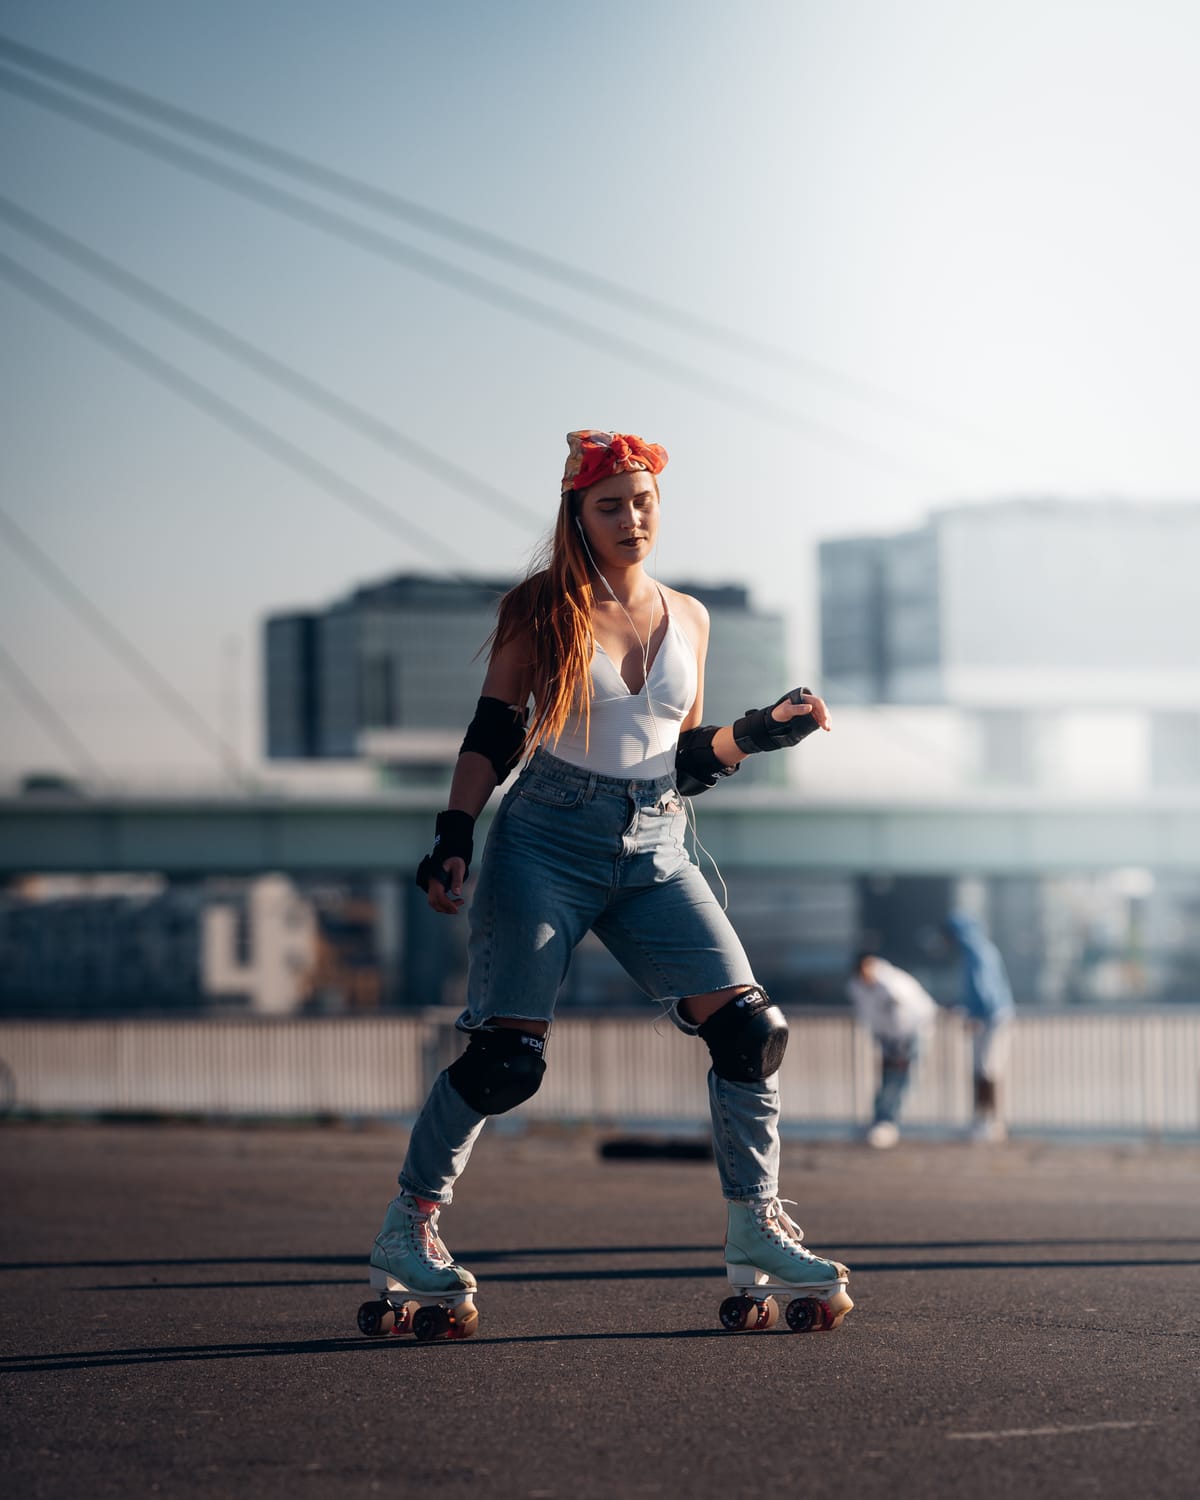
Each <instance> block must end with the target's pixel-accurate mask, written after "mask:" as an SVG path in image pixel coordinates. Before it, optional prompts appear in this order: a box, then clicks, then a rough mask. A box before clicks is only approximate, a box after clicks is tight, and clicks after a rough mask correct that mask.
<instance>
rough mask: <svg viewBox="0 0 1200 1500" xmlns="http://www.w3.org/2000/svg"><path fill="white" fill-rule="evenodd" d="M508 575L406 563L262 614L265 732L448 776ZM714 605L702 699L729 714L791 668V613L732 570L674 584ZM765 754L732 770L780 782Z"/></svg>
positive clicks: (332, 756) (271, 746) (432, 780)
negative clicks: (455, 574) (440, 570)
mask: <svg viewBox="0 0 1200 1500" xmlns="http://www.w3.org/2000/svg"><path fill="white" fill-rule="evenodd" d="M512 582H513V580H511V579H496V578H490V579H489V578H479V579H469V580H468V579H459V580H456V579H446V578H437V577H433V576H429V575H421V574H402V575H400V576H398V577H395V578H391V579H388V580H386V581H385V582H382V583H377V584H366V585H363V586H362V587H360V588H357V589H355V590H354V591H353V592H352V593H351V594H349V595H348V596H347V597H346V598H344V599H340V600H338V601H336V602H335V603H333V604H331V605H330V606H329V607H328V608H326V609H324V610H313V611H299V612H290V613H285V614H275V615H272V616H270V617H269V618H268V620H267V621H266V626H265V632H264V653H265V670H264V681H265V692H266V704H265V737H266V753H267V756H268V758H270V759H272V760H289V759H290V760H336V759H343V760H344V759H350V758H363V759H366V760H368V761H371V762H372V763H374V764H376V765H378V766H379V767H380V769H381V771H382V773H383V775H384V779H385V780H388V781H390V782H395V783H404V784H408V785H420V784H427V785H428V784H440V783H441V782H444V781H446V780H448V778H449V775H450V771H451V768H452V767H453V764H454V760H455V758H456V757H457V755H458V747H459V745H460V744H461V743H462V737H463V733H464V731H465V729H466V725H467V722H468V721H469V719H470V717H471V714H472V713H473V712H474V708H475V701H476V699H477V698H478V696H479V686H480V683H481V682H482V680H483V674H484V671H485V669H486V660H487V651H486V644H487V641H488V638H489V636H490V634H491V632H492V630H493V628H494V626H495V623H496V605H497V603H498V602H499V600H500V597H501V595H502V594H503V593H505V592H506V590H507V589H508V588H510V587H511V586H512ZM677 587H679V588H680V589H682V590H684V591H685V592H687V593H689V594H694V595H695V596H696V597H697V598H698V599H700V600H701V601H702V602H703V603H704V604H705V606H706V607H707V608H708V609H709V611H710V612H711V614H712V618H713V632H712V644H711V647H710V650H709V657H708V664H707V669H706V673H705V713H706V717H709V718H712V717H714V716H715V718H716V719H717V721H719V722H725V721H728V720H731V719H733V718H736V717H737V716H738V715H739V714H741V713H743V712H744V711H745V710H746V708H748V707H751V706H757V705H760V704H762V703H768V702H770V701H772V700H773V699H774V698H776V697H778V696H779V693H780V692H781V691H782V688H781V684H786V683H787V680H788V672H787V650H786V631H785V621H784V619H783V616H782V615H779V614H774V613H768V612H764V611H761V610H757V609H755V608H754V606H753V605H752V603H751V601H750V596H749V593H748V591H747V590H746V589H745V588H743V587H741V586H739V585H736V584H725V585H710V584H695V583H681V584H679V585H677ZM781 759H782V757H779V756H760V757H759V758H758V763H755V764H754V765H752V766H751V767H749V768H748V771H747V773H746V774H745V775H743V776H739V777H738V779H737V783H731V785H735V784H749V783H752V782H757V784H759V785H763V784H767V785H769V784H771V783H772V782H775V783H779V782H781V781H782V780H783V779H784V778H785V775H786V772H785V769H784V767H783V766H782V765H781V764H779V762H780V761H781Z"/></svg>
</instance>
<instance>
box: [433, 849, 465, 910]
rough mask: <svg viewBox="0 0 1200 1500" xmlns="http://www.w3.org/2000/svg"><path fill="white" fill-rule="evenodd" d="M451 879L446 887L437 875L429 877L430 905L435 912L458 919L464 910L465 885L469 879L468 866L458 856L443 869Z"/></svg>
mask: <svg viewBox="0 0 1200 1500" xmlns="http://www.w3.org/2000/svg"><path fill="white" fill-rule="evenodd" d="M443 868H444V869H445V872H446V874H447V875H448V876H449V877H450V884H449V885H448V886H445V885H443V884H442V882H441V881H440V880H439V879H438V878H437V876H436V875H431V876H430V877H429V904H430V906H431V907H432V908H433V909H434V911H440V912H442V913H443V915H445V916H447V917H456V916H458V914H459V912H460V911H461V910H462V903H463V893H462V889H463V885H464V883H465V881H466V878H467V867H466V864H465V863H464V862H463V861H462V860H461V859H459V858H458V857H457V856H455V857H453V858H451V859H448V860H447V861H446V863H445V865H444V867H443Z"/></svg>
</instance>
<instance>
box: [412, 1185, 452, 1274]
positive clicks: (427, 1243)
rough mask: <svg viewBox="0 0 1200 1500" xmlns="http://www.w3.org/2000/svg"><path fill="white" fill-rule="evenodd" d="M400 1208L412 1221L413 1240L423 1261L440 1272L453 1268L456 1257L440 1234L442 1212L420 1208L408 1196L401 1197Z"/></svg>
mask: <svg viewBox="0 0 1200 1500" xmlns="http://www.w3.org/2000/svg"><path fill="white" fill-rule="evenodd" d="M400 1206H401V1208H403V1210H404V1212H405V1213H406V1214H407V1215H408V1217H409V1219H410V1221H411V1229H412V1235H413V1239H414V1241H415V1242H416V1249H417V1253H418V1255H420V1257H421V1259H422V1260H423V1261H425V1262H426V1264H427V1265H430V1266H432V1267H433V1268H434V1269H435V1270H438V1271H444V1270H445V1269H446V1268H447V1267H448V1266H452V1265H453V1264H454V1257H453V1256H452V1255H451V1254H450V1252H449V1250H447V1249H446V1246H445V1245H444V1244H443V1243H442V1238H441V1236H440V1235H439V1234H438V1217H439V1214H440V1210H439V1209H437V1208H420V1207H418V1206H417V1204H416V1202H415V1201H414V1200H413V1199H411V1198H408V1197H406V1196H402V1197H401V1199H400Z"/></svg>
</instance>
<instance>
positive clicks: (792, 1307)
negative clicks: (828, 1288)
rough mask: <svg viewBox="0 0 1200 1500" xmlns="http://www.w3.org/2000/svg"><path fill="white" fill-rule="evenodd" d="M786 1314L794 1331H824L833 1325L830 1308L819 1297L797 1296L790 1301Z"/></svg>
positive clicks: (789, 1325)
mask: <svg viewBox="0 0 1200 1500" xmlns="http://www.w3.org/2000/svg"><path fill="white" fill-rule="evenodd" d="M784 1316H785V1317H786V1318H787V1326H788V1327H789V1328H790V1329H791V1330H792V1332H793V1333H824V1332H825V1331H826V1330H827V1329H829V1328H832V1327H833V1322H832V1319H831V1318H830V1315H829V1309H828V1308H827V1307H826V1306H825V1304H824V1303H823V1302H822V1301H821V1299H820V1298H819V1297H797V1298H796V1300H795V1301H794V1302H789V1303H788V1306H787V1312H786V1313H785V1314H784Z"/></svg>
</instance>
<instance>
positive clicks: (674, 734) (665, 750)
mask: <svg viewBox="0 0 1200 1500" xmlns="http://www.w3.org/2000/svg"><path fill="white" fill-rule="evenodd" d="M664 607H665V606H664ZM592 687H593V689H594V691H593V694H592V705H591V707H592V715H591V726H590V729H589V731H588V736H587V745H586V747H585V745H584V730H583V721H582V719H581V718H579V717H578V716H574V717H572V718H571V719H569V720H568V722H567V727H566V729H564V730H563V733H562V736H561V737H560V739H559V740H558V742H557V743H556V744H555V745H554V746H553V747H551V753H552V754H553V755H556V756H558V758H559V760H565V761H568V762H569V763H570V764H571V765H573V766H580V767H582V768H583V769H584V770H588V771H595V772H596V773H597V774H598V775H600V776H620V777H626V778H630V779H635V778H636V779H637V780H646V781H649V780H652V779H654V778H655V777H658V776H670V775H672V774H673V773H674V769H675V747H676V745H677V744H678V741H679V726H680V725H681V724H682V723H683V721H684V719H685V718H686V717H687V715H688V713H689V711H690V710H691V707H692V704H693V703H694V702H695V701H696V687H697V680H696V648H695V647H694V646H693V645H692V643H691V641H689V640H688V638H687V636H686V635H684V633H683V631H682V630H681V629H680V628H679V626H678V625H676V623H675V620H674V617H673V616H672V615H671V614H669V613H668V615H667V631H666V634H665V635H664V636H663V640H662V644H661V645H660V646H659V648H658V652H657V654H656V655H655V657H654V660H653V661H652V662H651V663H650V671H649V674H648V675H647V677H646V681H645V684H644V685H643V687H642V690H641V692H638V693H631V692H630V691H629V688H628V687H627V686H626V683H625V679H624V678H623V677H622V676H621V673H620V669H619V668H618V667H617V664H616V662H614V661H613V660H612V658H611V657H610V656H609V655H608V653H607V652H606V651H605V649H604V647H603V646H601V645H600V643H599V642H598V641H597V643H596V650H595V652H594V654H593V656H592Z"/></svg>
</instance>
